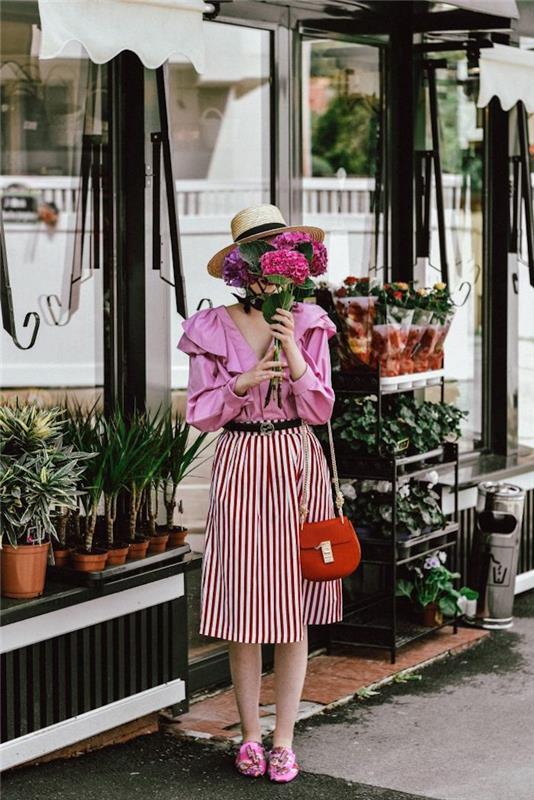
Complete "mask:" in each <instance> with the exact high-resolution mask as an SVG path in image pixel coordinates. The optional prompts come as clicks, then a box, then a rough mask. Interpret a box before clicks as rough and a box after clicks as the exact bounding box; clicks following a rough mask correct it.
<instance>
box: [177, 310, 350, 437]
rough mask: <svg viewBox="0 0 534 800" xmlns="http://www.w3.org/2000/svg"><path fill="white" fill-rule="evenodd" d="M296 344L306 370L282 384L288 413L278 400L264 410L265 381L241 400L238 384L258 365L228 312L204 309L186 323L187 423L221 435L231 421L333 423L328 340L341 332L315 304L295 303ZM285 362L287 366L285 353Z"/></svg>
mask: <svg viewBox="0 0 534 800" xmlns="http://www.w3.org/2000/svg"><path fill="white" fill-rule="evenodd" d="M292 311H293V319H294V321H295V341H296V342H297V344H298V345H299V348H300V351H301V353H302V355H303V357H304V360H305V361H306V370H305V371H304V373H303V374H302V375H301V376H300V378H297V380H293V379H292V378H291V376H290V374H289V370H286V371H285V373H286V374H285V375H284V378H283V379H282V407H281V408H280V407H279V406H278V404H277V402H276V399H275V398H274V397H272V398H271V400H270V401H269V404H268V405H267V406H266V407H265V408H264V407H263V403H264V400H265V395H266V392H267V389H268V386H269V381H268V380H265V381H263V382H262V383H261V384H259V385H258V386H254V387H252V388H250V389H248V390H247V392H245V394H244V395H242V396H240V395H238V394H236V392H235V384H236V381H237V379H238V377H239V375H241V373H242V372H246V371H247V370H249V369H252V367H254V366H255V364H256V363H257V361H258V357H257V355H256V353H255V352H254V350H253V349H252V347H251V346H250V345H249V343H248V342H247V340H246V339H245V337H244V336H243V334H242V333H241V330H240V329H239V328H238V326H237V324H236V323H235V322H234V320H233V318H232V316H231V315H230V313H229V312H228V310H227V308H226V306H216V307H214V308H203V309H201V310H200V311H197V312H195V313H194V314H192V315H191V316H190V317H189V318H188V319H186V320H184V321H183V322H182V327H183V330H184V333H183V334H182V336H181V338H180V341H179V342H178V345H177V346H178V348H179V349H180V350H182V351H183V352H184V353H187V354H188V355H189V356H190V359H189V382H188V386H187V407H186V421H187V422H189V423H190V424H191V425H193V426H194V427H195V428H198V429H199V430H201V431H216V430H218V429H219V428H220V427H222V426H223V425H224V424H225V423H226V422H229V421H230V420H238V421H247V420H249V421H252V420H261V419H272V420H275V419H291V418H294V417H300V418H301V419H303V420H304V421H305V422H308V423H310V424H311V425H319V424H321V423H324V422H326V421H327V420H328V419H330V416H331V414H332V408H333V405H334V399H335V396H334V390H333V389H332V381H331V374H330V350H329V347H328V339H329V338H330V337H331V336H333V335H334V334H335V332H336V326H335V325H334V323H333V322H332V321H331V320H330V318H329V317H328V314H327V313H326V311H324V309H323V308H321V306H319V305H317V304H315V303H295V305H294V306H293V309H292ZM281 360H285V357H284V354H283V353H282V356H281Z"/></svg>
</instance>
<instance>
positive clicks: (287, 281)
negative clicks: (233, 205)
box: [223, 231, 328, 405]
mask: <svg viewBox="0 0 534 800" xmlns="http://www.w3.org/2000/svg"><path fill="white" fill-rule="evenodd" d="M327 263H328V256H327V252H326V247H325V246H324V244H323V243H322V242H317V241H315V240H313V239H312V238H311V236H309V234H307V233H304V232H301V231H289V232H286V233H280V234H278V236H275V237H274V238H273V239H272V240H271V241H270V242H266V241H264V240H262V239H257V240H256V241H254V242H246V243H244V244H241V245H238V246H237V247H235V248H234V249H233V250H231V251H230V252H229V253H228V254H227V256H226V258H225V259H224V263H223V280H224V281H225V282H226V283H228V284H229V285H230V286H240V287H246V286H249V285H251V284H253V283H256V281H258V280H261V281H262V282H267V283H271V284H275V285H276V286H277V290H276V291H274V292H264V293H263V294H262V295H260V296H261V298H262V300H263V303H262V312H263V316H264V318H265V320H266V321H267V322H268V323H271V321H272V317H273V315H274V314H275V313H276V309H277V308H285V309H286V310H288V311H289V310H290V309H291V307H292V306H293V303H294V301H295V300H302V299H304V297H306V296H309V295H311V294H313V292H314V291H315V289H316V285H315V283H314V281H313V280H312V278H315V277H317V276H318V275H322V274H323V273H324V272H326V268H327ZM280 351H281V344H280V341H279V340H278V339H275V343H274V359H275V360H279V358H280ZM280 379H281V373H280V377H277V378H271V380H270V382H269V389H268V391H267V396H266V398H265V405H267V403H268V402H269V400H270V398H271V395H272V392H273V390H276V395H277V401H278V405H281V404H282V397H281V384H280Z"/></svg>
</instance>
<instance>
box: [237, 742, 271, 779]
mask: <svg viewBox="0 0 534 800" xmlns="http://www.w3.org/2000/svg"><path fill="white" fill-rule="evenodd" d="M234 763H235V766H236V768H237V770H238V772H240V773H241V774H242V775H248V776H249V777H251V778H259V777H260V775H265V771H266V769H267V759H266V758H265V748H264V747H263V745H262V744H260V742H256V741H254V740H253V739H250V740H248V741H246V742H243V744H242V745H241V747H240V748H239V752H238V753H237V755H236V757H235V762H234Z"/></svg>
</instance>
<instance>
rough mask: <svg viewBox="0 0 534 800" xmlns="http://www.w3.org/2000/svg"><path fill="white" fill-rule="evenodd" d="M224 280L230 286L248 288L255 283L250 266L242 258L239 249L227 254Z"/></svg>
mask: <svg viewBox="0 0 534 800" xmlns="http://www.w3.org/2000/svg"><path fill="white" fill-rule="evenodd" d="M222 276H223V280H224V282H225V283H227V284H228V285H229V286H248V285H249V284H250V283H253V282H254V279H253V278H252V276H251V274H250V272H249V271H248V264H247V262H246V261H244V260H243V259H242V258H241V254H240V252H239V248H238V247H234V249H233V250H230V252H229V253H227V254H226V256H225V258H224V261H223V273H222Z"/></svg>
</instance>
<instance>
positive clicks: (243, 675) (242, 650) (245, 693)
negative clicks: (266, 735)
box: [228, 641, 261, 742]
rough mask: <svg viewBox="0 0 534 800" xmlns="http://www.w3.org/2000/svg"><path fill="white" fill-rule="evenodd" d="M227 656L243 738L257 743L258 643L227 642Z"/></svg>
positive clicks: (258, 733)
mask: <svg viewBox="0 0 534 800" xmlns="http://www.w3.org/2000/svg"><path fill="white" fill-rule="evenodd" d="M228 655H229V658H230V672H231V675H232V683H233V685H234V691H235V697H236V702H237V708H238V710H239V716H240V719H241V732H242V735H243V741H244V742H246V741H248V740H249V739H254V740H255V741H257V742H261V725H260V714H259V707H260V686H261V644H249V643H246V642H232V641H229V642H228Z"/></svg>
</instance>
